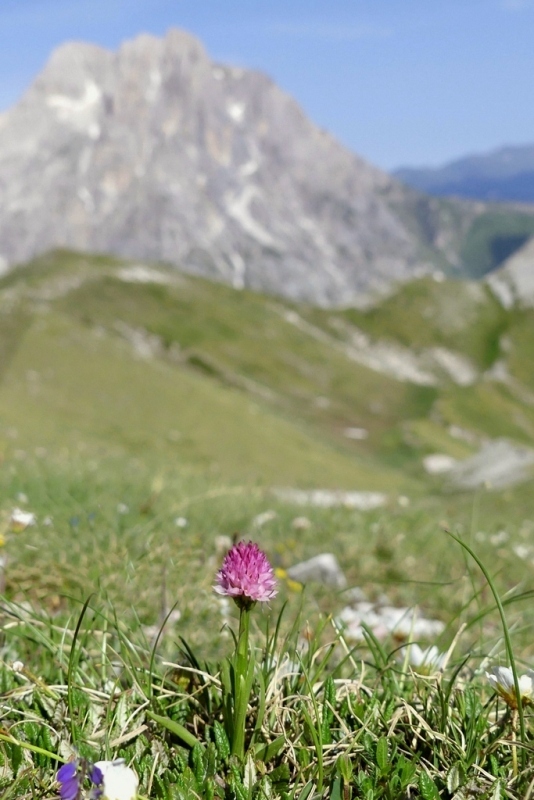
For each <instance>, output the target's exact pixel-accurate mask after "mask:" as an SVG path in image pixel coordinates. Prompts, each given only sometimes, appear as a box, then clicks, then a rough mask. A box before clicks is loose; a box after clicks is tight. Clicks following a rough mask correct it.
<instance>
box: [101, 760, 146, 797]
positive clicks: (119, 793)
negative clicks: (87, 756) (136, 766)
mask: <svg viewBox="0 0 534 800" xmlns="http://www.w3.org/2000/svg"><path fill="white" fill-rule="evenodd" d="M95 767H98V769H99V770H100V772H101V773H102V776H103V781H102V790H103V794H102V800H135V798H136V797H137V788H138V786H139V778H138V777H137V775H136V774H135V772H134V771H133V769H131V768H130V767H127V766H126V764H125V761H124V759H123V758H119V759H117V760H116V761H97V762H96V764H95Z"/></svg>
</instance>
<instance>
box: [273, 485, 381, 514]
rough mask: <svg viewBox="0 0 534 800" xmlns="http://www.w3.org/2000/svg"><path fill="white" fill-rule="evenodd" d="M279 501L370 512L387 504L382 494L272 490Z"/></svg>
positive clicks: (327, 490)
mask: <svg viewBox="0 0 534 800" xmlns="http://www.w3.org/2000/svg"><path fill="white" fill-rule="evenodd" d="M272 491H273V493H274V494H275V495H276V497H277V498H278V499H279V500H282V501H285V502H286V503H295V504H296V505H300V506H315V507H317V508H336V507H344V508H354V509H357V510H358V511H371V510H372V509H374V508H380V507H381V506H384V505H385V504H386V503H387V495H385V494H383V493H382V492H343V491H339V490H337V491H336V490H332V489H311V490H309V491H306V490H304V489H273V490H272Z"/></svg>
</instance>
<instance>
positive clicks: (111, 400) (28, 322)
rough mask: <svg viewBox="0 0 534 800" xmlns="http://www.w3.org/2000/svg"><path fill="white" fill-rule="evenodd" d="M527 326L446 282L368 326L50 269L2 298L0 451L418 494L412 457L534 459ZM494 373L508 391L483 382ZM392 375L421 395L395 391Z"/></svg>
mask: <svg viewBox="0 0 534 800" xmlns="http://www.w3.org/2000/svg"><path fill="white" fill-rule="evenodd" d="M527 317H528V314H527V315H526V316H525V312H522V316H521V317H519V316H518V315H517V314H516V313H515V312H510V311H505V310H504V309H502V308H501V307H500V306H499V304H498V303H497V301H496V300H495V298H494V297H493V295H492V294H491V293H490V292H489V290H488V289H487V288H486V287H484V286H482V285H479V284H471V283H465V282H460V281H445V282H436V281H434V280H432V279H421V280H418V281H414V282H412V283H411V284H407V285H405V286H403V287H401V288H400V289H399V290H398V291H397V292H396V293H395V294H393V295H392V296H391V297H389V298H387V299H386V300H384V301H383V302H382V303H381V304H380V305H379V306H377V307H375V308H373V309H370V310H369V311H367V312H362V311H356V310H340V311H322V310H319V309H312V308H309V307H306V306H295V305H293V304H290V303H286V302H282V301H281V300H278V299H273V298H271V297H266V296H263V295H259V294H254V293H251V292H248V291H236V290H234V289H231V288H229V287H227V286H224V285H221V284H216V283H210V282H208V281H205V280H202V279H199V278H194V277H191V276H185V275H182V274H179V273H177V272H176V271H174V270H171V269H169V268H166V267H165V266H162V265H159V266H157V267H150V268H149V267H148V266H146V265H145V266H140V265H131V264H130V265H129V264H126V263H123V262H120V261H114V260H112V259H107V258H102V257H94V258H93V257H87V256H81V255H76V254H72V253H68V252H62V253H61V252H60V253H54V254H50V255H48V256H46V257H44V258H42V259H40V260H38V261H36V262H34V263H32V264H30V265H28V266H26V267H22V268H19V269H18V270H16V271H15V272H13V273H11V274H10V275H8V276H6V277H5V278H4V279H3V280H2V281H1V282H0V325H1V326H2V329H3V336H2V354H1V356H2V357H1V363H0V420H1V423H2V428H1V429H0V430H1V431H3V433H2V434H1V435H2V438H3V441H4V449H5V450H7V451H10V452H12V451H13V449H18V450H20V449H24V448H30V449H32V448H35V447H46V448H50V447H54V448H57V447H61V446H67V447H69V448H70V449H72V448H75V449H79V448H84V449H85V450H87V451H88V452H89V451H98V452H106V451H109V452H115V453H124V454H129V453H135V454H138V455H139V454H142V455H143V457H144V458H148V459H150V458H157V459H161V458H164V459H171V460H172V461H173V463H180V464H185V465H194V466H195V467H197V468H198V469H202V470H204V471H205V470H208V471H210V472H212V473H213V474H215V475H219V476H221V477H229V478H232V479H237V480H244V479H246V480H247V481H249V482H250V483H259V484H269V485H273V484H283V485H299V486H304V487H306V486H308V487H313V486H318V487H321V486H324V487H332V488H345V489H351V488H352V489H355V488H356V489H379V488H381V489H385V490H386V491H409V492H417V491H424V490H425V488H424V487H425V486H426V485H427V484H428V479H427V477H426V476H425V473H424V471H423V469H422V466H421V459H422V457H423V456H424V455H425V454H428V453H432V452H436V450H438V451H439V452H444V453H446V454H449V455H452V456H453V457H456V458H461V457H465V456H467V455H469V454H470V453H472V452H474V451H475V450H476V448H477V443H478V442H479V441H481V440H482V439H484V438H488V437H489V438H492V437H495V436H507V437H511V438H512V439H516V440H517V441H521V442H524V443H533V442H534V410H533V407H532V403H531V402H530V400H529V396H528V391H527V387H528V386H529V382H530V378H529V375H530V374H531V371H529V369H528V364H529V363H530V362H529V358H531V357H534V356H533V353H534V341H533V338H532V336H531V335H530V334H529V327H528V322H527ZM362 337H363V339H362ZM362 342H363V344H362ZM515 342H517V345H516V344H514V343H515ZM507 347H508V351H509V353H508V351H506V348H507ZM369 353H371V354H374V355H373V358H374V361H372V363H371V362H369ZM375 356H376V357H375ZM450 359H452V362H451V363H452V367H451V366H450V365H448V360H450ZM455 359H456V361H458V360H459V363H460V367H462V369H464V368H465V365H467V369H468V373H469V375H471V378H470V380H469V381H468V382H467V384H468V385H467V384H465V385H464V383H462V380H460V379H458V380H457V379H456V377H455V373H454V370H455V369H456V367H455V366H454V365H455V364H456V361H455ZM502 359H506V360H507V369H508V370H509V373H510V376H511V377H512V379H513V380H510V381H508V382H503V381H502V380H500V379H496V378H493V377H492V373H491V370H492V368H493V367H494V365H495V364H496V363H498V362H499V361H500V360H502ZM406 360H407V363H408V362H409V364H411V365H412V366H411V368H414V369H416V370H418V371H419V372H418V375H421V376H422V378H421V379H419V378H418V377H417V376H416V378H415V379H413V378H412V377H411V373H409V372H408V373H406V375H404V373H402V369H404V368H405V366H403V364H404V361H406ZM392 363H393V364H394V366H395V365H396V366H395V368H394V369H393V370H392V369H391V364H392ZM399 364H400V366H401V367H402V369H401V374H400V375H399V374H397V371H395V370H397V368H398V365H399ZM462 365H463V366H462ZM460 377H461V376H460ZM473 382H474V384H473ZM459 428H460V429H464V428H465V429H467V431H468V433H469V436H467V437H464V440H459V439H458V436H455V435H452V434H451V430H455V429H459ZM353 430H356V431H363V433H362V435H361V436H359V438H358V436H354V437H353V436H352V434H351V431H353ZM432 485H433V484H432ZM418 487H419V488H418Z"/></svg>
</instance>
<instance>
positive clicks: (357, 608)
mask: <svg viewBox="0 0 534 800" xmlns="http://www.w3.org/2000/svg"><path fill="white" fill-rule="evenodd" d="M336 622H337V624H338V625H339V627H340V628H341V629H342V630H343V631H344V633H345V635H346V636H347V638H349V639H354V640H355V641H363V640H364V639H365V627H367V628H369V629H370V630H371V631H372V632H373V634H374V635H375V636H376V637H377V639H385V638H386V637H387V636H395V637H396V638H398V639H403V640H405V639H408V638H410V639H434V638H435V637H436V636H439V634H440V633H441V632H442V631H443V629H444V627H445V625H444V623H443V622H441V621H440V620H436V619H426V618H425V617H423V616H422V615H421V613H420V612H419V611H418V610H417V609H416V608H396V607H394V606H388V605H379V604H377V603H371V602H369V601H366V600H363V601H361V602H358V603H355V604H353V605H351V606H345V608H343V609H342V610H341V611H340V613H339V614H338V616H337V618H336ZM364 626H365V627H364Z"/></svg>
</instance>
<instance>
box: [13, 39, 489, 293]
mask: <svg viewBox="0 0 534 800" xmlns="http://www.w3.org/2000/svg"><path fill="white" fill-rule="evenodd" d="M484 211H485V207H484V206H481V205H480V204H473V203H467V202H464V203H460V202H450V201H442V200H440V199H436V198H429V197H427V196H424V195H421V194H419V193H417V192H414V191H413V190H411V189H406V188H405V187H403V186H402V185H401V184H400V183H399V182H398V181H396V180H394V179H393V178H391V177H390V176H388V175H387V174H385V173H384V172H381V171H380V170H378V169H376V168H374V167H372V166H370V165H369V164H367V163H366V162H364V161H363V160H362V159H361V158H358V157H357V156H356V155H354V154H353V153H351V152H349V151H348V150H347V149H345V148H344V147H342V146H341V145H340V144H339V143H338V142H337V141H336V140H335V139H334V138H333V137H332V136H330V135H329V134H328V133H326V132H324V131H322V130H320V129H319V128H317V127H316V126H315V125H313V124H312V122H310V121H309V120H308V119H307V118H306V117H305V115H304V114H303V112H302V110H301V109H300V108H299V106H298V105H297V103H296V102H295V101H294V100H293V99H292V98H290V97H289V96H288V95H286V94H285V93H284V92H283V91H282V90H281V89H279V88H278V87H277V86H276V85H275V84H274V83H273V82H272V81H270V80H269V79H268V78H267V77H265V76H264V75H262V74H260V73H258V72H253V71H249V70H244V69H237V68H233V67H228V66H224V65H221V64H215V63H213V62H212V61H211V60H210V59H209V57H208V55H207V54H206V52H205V50H204V48H203V47H202V45H201V44H200V42H198V41H197V40H196V39H195V38H193V37H192V36H190V35H188V34H186V33H184V32H182V31H179V30H171V31H170V32H169V33H168V34H167V36H166V37H165V38H164V39H158V38H155V37H152V36H146V35H143V36H140V37H138V38H137V39H135V40H133V41H129V42H126V43H125V44H124V45H123V46H122V47H121V48H120V49H119V50H118V52H116V53H113V52H109V51H107V50H105V49H102V48H100V47H97V46H93V45H89V44H82V43H68V44H65V45H63V46H61V47H60V48H59V49H58V50H56V51H55V52H54V53H53V55H52V57H51V58H50V60H49V62H48V64H47V65H46V66H45V68H44V70H43V72H42V73H41V74H40V75H39V76H38V77H37V78H36V80H35V82H34V83H33V85H32V86H31V87H30V88H29V90H28V91H27V93H26V94H25V95H24V96H23V98H22V99H21V100H20V102H19V103H18V104H17V105H16V106H14V107H13V108H12V109H10V110H8V111H7V112H6V113H4V114H3V115H2V116H0V263H1V264H3V265H4V268H7V267H10V266H12V265H16V264H17V263H20V262H24V261H26V260H28V259H29V258H32V257H33V256H35V255H38V254H39V253H42V252H45V251H46V250H48V249H50V248H53V247H68V248H72V249H75V250H79V251H85V252H87V251H90V252H95V253H109V254H114V255H117V256H122V257H127V258H138V259H146V260H151V261H161V262H166V263H168V264H172V265H174V266H177V267H179V268H180V269H182V270H184V271H186V272H189V273H192V274H198V275H204V276H207V277H211V278H213V279H217V280H221V281H223V282H227V283H230V284H231V285H233V286H234V287H237V288H240V287H248V288H252V289H256V290H264V291H267V292H271V293H274V294H281V295H284V296H286V297H288V298H292V299H295V300H305V301H309V302H312V303H316V304H319V305H323V306H329V305H342V304H345V305H346V304H350V303H353V302H357V301H358V300H359V299H361V295H362V293H366V292H369V291H373V290H376V289H382V288H384V287H389V286H390V284H391V283H392V282H395V281H404V280H407V279H409V278H410V277H411V276H414V275H416V274H420V273H424V272H432V271H435V270H436V269H439V270H443V271H445V272H453V273H454V272H456V273H457V274H464V273H465V272H466V271H467V272H469V264H467V265H466V264H465V263H464V261H463V256H462V253H461V248H462V246H463V244H462V243H463V242H464V239H465V238H466V236H468V234H469V230H470V227H471V226H472V224H474V222H475V221H476V220H477V219H478V218H479V217H480V215H481V214H483V213H484ZM482 268H485V266H484V265H483V267H482Z"/></svg>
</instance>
